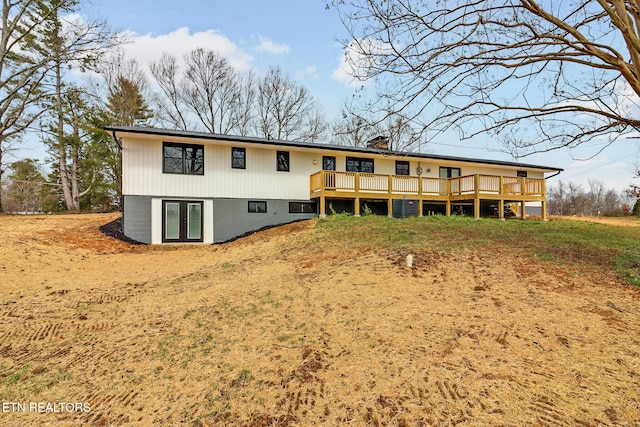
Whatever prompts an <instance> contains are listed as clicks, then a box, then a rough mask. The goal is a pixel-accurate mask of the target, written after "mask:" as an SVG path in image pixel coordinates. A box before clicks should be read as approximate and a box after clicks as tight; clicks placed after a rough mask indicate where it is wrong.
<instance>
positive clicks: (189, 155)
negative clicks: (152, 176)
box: [162, 142, 204, 175]
mask: <svg viewBox="0 0 640 427" xmlns="http://www.w3.org/2000/svg"><path fill="white" fill-rule="evenodd" d="M162 172H163V173H177V174H184V175H204V145H196V144H176V143H172V142H165V143H163V144H162Z"/></svg>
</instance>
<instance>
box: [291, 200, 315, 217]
mask: <svg viewBox="0 0 640 427" xmlns="http://www.w3.org/2000/svg"><path fill="white" fill-rule="evenodd" d="M316 212H317V210H316V204H315V202H289V213H312V214H314V213H316Z"/></svg>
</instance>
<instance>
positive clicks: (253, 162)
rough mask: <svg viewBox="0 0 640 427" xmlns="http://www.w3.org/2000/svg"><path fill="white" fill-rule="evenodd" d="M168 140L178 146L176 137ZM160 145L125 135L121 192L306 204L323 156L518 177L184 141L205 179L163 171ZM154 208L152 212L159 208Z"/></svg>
mask: <svg viewBox="0 0 640 427" xmlns="http://www.w3.org/2000/svg"><path fill="white" fill-rule="evenodd" d="M166 140H167V141H168V142H179V141H177V140H175V139H166ZM162 141H163V139H162V138H161V137H158V136H145V135H128V136H126V137H125V138H124V142H123V168H122V169H123V194H125V195H138V196H141V195H147V196H156V197H163V198H183V199H184V198H192V199H198V198H202V199H205V198H219V197H229V198H256V199H302V200H304V199H308V198H309V184H310V176H311V175H312V174H313V173H315V172H318V171H319V170H320V168H321V167H322V156H323V155H326V156H333V157H336V168H337V170H338V171H344V170H345V169H346V158H347V157H360V158H373V159H374V168H375V173H377V174H388V175H390V174H395V162H396V160H403V161H409V162H410V172H411V175H412V176H416V175H417V172H416V169H417V167H418V165H420V166H421V167H422V170H423V174H422V176H424V177H429V178H437V177H438V176H439V168H440V167H441V166H446V167H459V168H460V169H461V174H462V175H472V174H476V173H478V174H487V175H504V176H516V174H517V171H518V168H517V167H515V166H498V165H484V164H481V163H477V164H476V163H469V162H455V161H444V160H442V161H440V160H436V159H415V158H408V157H393V156H384V155H378V154H373V153H371V154H370V153H343V152H340V151H335V150H323V149H321V148H317V149H316V148H297V147H286V146H277V145H275V144H274V145H260V144H251V143H232V142H226V141H209V140H206V141H204V140H195V139H188V140H184V142H188V143H197V144H203V145H204V146H205V151H204V154H205V156H204V162H205V172H204V175H180V174H165V173H162ZM231 147H243V148H245V149H246V169H233V168H232V167H231ZM277 150H281V151H288V152H289V153H290V171H289V172H278V171H277V170H276V151H277ZM429 169H430V171H429ZM528 177H529V178H543V177H544V173H543V172H542V171H540V170H535V169H533V170H531V169H529V170H528ZM155 203H157V201H155ZM154 206H155V208H154V209H156V208H157V206H156V205H154ZM154 212H155V210H154ZM205 218H206V217H205ZM156 219H158V218H155V217H154V220H156ZM153 223H154V224H157V223H158V222H157V221H154V222H153ZM160 223H161V221H160ZM154 230H155V226H154ZM154 233H155V231H154ZM153 237H154V240H156V239H157V238H158V236H157V235H156V234H154V236H153Z"/></svg>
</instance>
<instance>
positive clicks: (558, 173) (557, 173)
mask: <svg viewBox="0 0 640 427" xmlns="http://www.w3.org/2000/svg"><path fill="white" fill-rule="evenodd" d="M560 172H562V170H559V171H558V172H556V173H554V174H553V175H549V176H547V177H545V178H544V179H545V180H547V179H549V178H553V177H554V176H558V175H560Z"/></svg>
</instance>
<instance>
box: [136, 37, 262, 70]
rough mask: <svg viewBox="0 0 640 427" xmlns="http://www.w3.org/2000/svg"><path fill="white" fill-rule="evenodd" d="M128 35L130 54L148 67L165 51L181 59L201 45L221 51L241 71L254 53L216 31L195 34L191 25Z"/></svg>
mask: <svg viewBox="0 0 640 427" xmlns="http://www.w3.org/2000/svg"><path fill="white" fill-rule="evenodd" d="M126 35H127V36H128V37H129V39H130V40H132V42H131V43H130V44H127V45H125V46H124V50H125V52H126V55H127V57H131V58H135V59H136V60H137V61H138V62H139V63H140V64H141V65H142V66H143V67H145V68H146V66H147V65H148V64H149V63H150V62H153V61H157V60H159V59H160V56H161V55H162V53H163V52H168V53H170V54H171V55H173V56H175V57H176V58H177V59H178V60H181V59H182V57H183V55H184V54H185V53H187V52H188V51H191V50H194V49H197V48H203V49H208V50H213V51H214V52H217V53H218V54H219V55H221V56H222V57H223V58H225V59H226V60H227V61H228V62H229V64H230V65H231V66H232V67H234V68H235V69H237V70H239V71H245V70H248V69H250V68H251V61H252V59H253V58H252V57H251V55H249V54H248V53H246V52H245V51H243V50H242V49H241V48H240V47H239V46H238V45H236V44H235V43H234V42H232V41H231V40H229V39H228V38H227V37H225V36H224V35H222V34H220V33H219V32H218V31H216V30H207V31H199V32H196V33H191V32H190V31H189V28H187V27H182V28H178V29H177V30H175V31H173V32H171V33H168V34H158V35H152V34H144V35H139V34H136V33H132V32H130V33H127V34H126Z"/></svg>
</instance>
